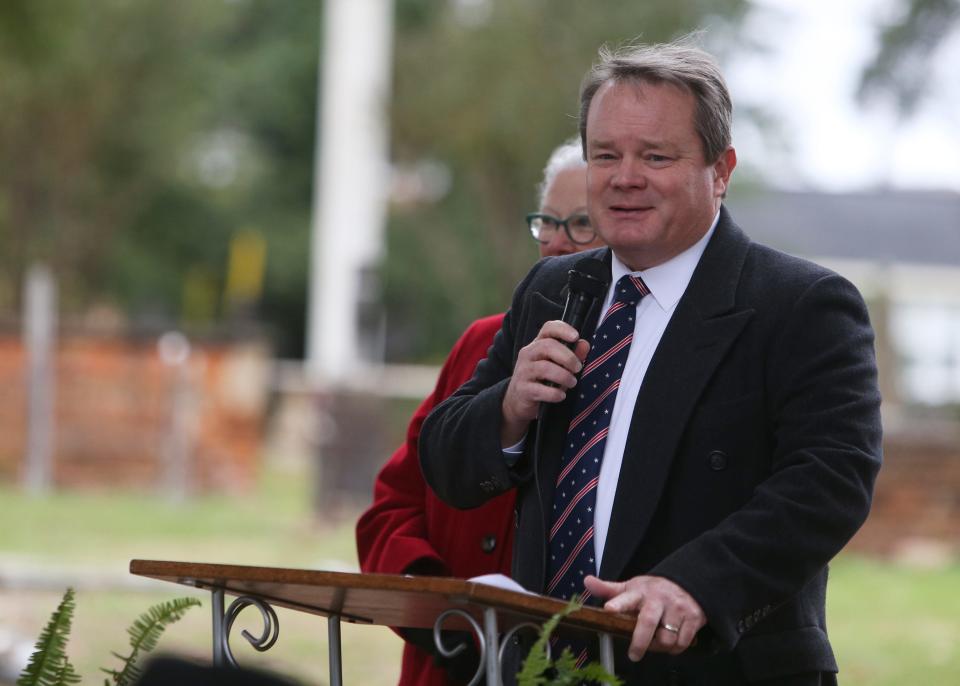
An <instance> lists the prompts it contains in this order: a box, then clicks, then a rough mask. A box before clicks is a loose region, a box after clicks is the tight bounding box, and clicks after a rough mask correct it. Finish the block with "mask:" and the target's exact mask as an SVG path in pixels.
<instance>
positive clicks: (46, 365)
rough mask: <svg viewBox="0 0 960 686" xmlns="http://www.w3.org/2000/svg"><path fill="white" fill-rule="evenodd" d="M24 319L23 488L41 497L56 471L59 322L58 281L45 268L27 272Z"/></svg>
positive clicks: (37, 267) (32, 269) (33, 267)
mask: <svg viewBox="0 0 960 686" xmlns="http://www.w3.org/2000/svg"><path fill="white" fill-rule="evenodd" d="M23 316H24V328H23V342H24V348H25V349H26V353H27V368H28V373H27V378H28V381H27V384H28V388H27V395H28V398H29V400H28V405H27V408H28V409H27V454H26V456H25V466H24V472H23V484H24V486H25V487H26V489H27V490H28V491H29V492H31V493H42V492H44V491H46V490H48V489H49V488H50V482H51V480H52V471H53V445H54V440H53V437H54V428H55V426H54V397H55V393H54V389H55V379H56V377H55V374H54V356H53V351H54V345H55V339H56V318H57V286H56V281H55V280H54V277H53V274H52V273H51V272H50V270H49V269H48V268H47V267H45V266H43V265H33V266H32V267H30V269H29V271H28V272H27V278H26V283H25V289H24V298H23Z"/></svg>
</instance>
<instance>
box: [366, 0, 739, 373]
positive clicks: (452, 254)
mask: <svg viewBox="0 0 960 686" xmlns="http://www.w3.org/2000/svg"><path fill="white" fill-rule="evenodd" d="M747 9H748V2H746V1H745V0H710V1H706V0H702V1H701V0H684V1H682V2H677V1H676V0H655V1H653V0H651V1H648V2H643V3H638V2H630V1H627V0H624V1H622V2H606V3H602V4H597V3H584V2H578V1H577V0H550V1H548V0H525V1H524V2H516V1H515V0H486V1H481V0H471V1H467V0H456V1H455V0H451V1H449V2H439V1H432V2H431V1H430V0H397V43H396V62H395V64H396V69H395V80H394V98H393V111H392V123H393V131H392V136H393V154H394V158H395V161H396V162H397V163H398V164H399V165H400V166H401V168H408V167H411V166H413V165H415V164H416V163H417V162H418V161H422V160H425V159H426V160H433V161H436V162H439V163H440V164H442V165H444V166H445V167H446V169H447V171H448V172H449V174H450V178H451V180H452V183H451V185H450V188H449V192H448V193H447V194H446V195H445V196H444V197H442V199H440V200H439V202H435V203H431V202H423V203H419V204H417V203H410V204H405V205H398V206H396V207H395V208H394V212H393V214H392V218H391V222H390V226H389V230H388V256H389V258H388V260H387V261H386V263H385V265H384V281H385V284H386V288H385V302H386V306H387V313H388V332H389V340H388V356H389V357H392V358H395V359H404V358H410V357H419V358H432V359H434V360H437V359H441V358H442V356H443V355H444V354H445V353H446V352H447V351H448V350H449V347H450V345H451V344H452V342H453V340H454V339H455V338H456V336H457V335H458V334H459V333H460V332H461V331H462V329H463V327H464V326H465V325H466V324H467V323H468V322H469V321H470V320H472V319H474V318H476V317H478V316H481V315H484V314H491V313H493V312H498V311H502V310H503V309H504V308H505V307H506V306H507V305H508V304H509V300H510V294H511V292H512V290H513V288H514V286H515V285H516V283H517V281H518V280H519V279H520V278H521V277H522V275H523V274H524V273H526V271H527V269H528V268H529V266H530V265H531V263H532V262H533V261H534V259H535V258H536V250H535V246H534V243H533V241H532V240H531V239H530V237H529V235H528V234H527V232H526V227H525V225H524V222H523V215H524V213H525V212H527V211H530V210H532V209H534V205H535V202H536V198H535V193H534V186H535V184H536V183H537V182H538V181H539V178H540V171H541V169H542V166H543V164H544V162H545V161H546V157H547V155H548V154H549V152H550V151H551V150H552V149H553V147H555V146H556V145H557V144H559V143H560V142H561V141H563V140H564V139H566V138H569V137H570V136H572V135H574V134H575V133H576V118H577V110H578V103H577V93H578V86H579V82H580V79H581V78H582V76H583V74H584V73H585V72H586V70H587V68H588V67H589V66H590V64H591V63H592V62H593V60H594V59H595V58H596V54H597V49H598V48H599V46H600V45H602V44H604V43H607V44H610V45H614V46H615V45H618V44H620V43H622V42H625V41H629V40H634V39H637V38H639V39H640V40H642V41H644V42H654V41H663V40H668V39H670V38H673V37H676V36H677V35H680V34H683V33H687V32H690V31H692V30H696V29H700V28H704V29H707V31H706V33H705V35H704V42H705V44H706V46H707V47H708V49H710V50H711V51H713V52H714V53H717V54H719V55H721V56H722V54H723V53H724V51H725V50H729V49H731V48H733V47H735V45H736V42H737V41H736V32H737V27H738V26H739V23H740V21H739V20H740V19H741V18H742V16H743V15H744V13H745V12H746V10H747Z"/></svg>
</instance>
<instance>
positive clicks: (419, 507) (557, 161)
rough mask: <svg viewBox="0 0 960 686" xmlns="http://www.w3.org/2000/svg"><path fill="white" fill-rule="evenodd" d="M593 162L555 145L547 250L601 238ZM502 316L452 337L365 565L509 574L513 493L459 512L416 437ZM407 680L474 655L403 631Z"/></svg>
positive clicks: (379, 510) (375, 522)
mask: <svg viewBox="0 0 960 686" xmlns="http://www.w3.org/2000/svg"><path fill="white" fill-rule="evenodd" d="M586 170H587V167H586V163H585V162H584V161H583V153H582V152H581V148H580V142H579V139H576V140H573V141H570V142H567V143H565V144H563V145H561V146H560V147H559V148H557V149H556V150H554V152H553V154H552V155H551V156H550V159H549V161H548V162H547V166H546V168H545V169H544V175H543V182H542V183H541V184H540V186H539V187H538V189H537V190H538V200H539V209H538V211H537V212H534V213H531V214H528V215H527V226H528V227H529V229H530V233H531V234H532V236H533V238H534V240H536V241H537V244H538V247H539V250H540V256H541V257H549V256H555V255H567V254H570V253H575V252H579V251H581V250H587V249H590V248H596V247H600V246H601V245H603V244H602V243H601V242H600V240H599V239H598V238H597V235H596V233H595V232H594V231H593V227H592V226H591V225H590V219H589V217H587V208H586V203H587V182H586ZM502 321H503V315H502V314H497V315H493V316H491V317H486V318H484V319H480V320H477V321H476V322H474V323H473V324H471V325H470V327H469V328H468V329H467V330H466V331H465V332H464V334H463V335H462V336H461V337H460V340H458V341H457V343H456V345H454V347H453V350H452V351H451V352H450V356H449V357H448V358H447V360H446V362H445V363H444V365H443V368H442V369H441V371H440V376H439V378H438V380H437V385H436V387H435V388H434V391H433V393H432V394H431V395H430V396H428V397H427V399H426V400H424V401H423V403H422V404H421V405H420V407H419V408H418V409H417V411H416V413H415V414H414V415H413V418H412V419H411V421H410V425H409V427H408V428H407V440H406V442H405V443H404V444H403V445H401V446H400V447H399V448H398V449H397V451H396V452H395V453H394V454H393V456H392V457H391V458H390V460H389V461H388V462H387V463H386V465H384V467H383V468H382V469H381V471H380V473H379V474H378V475H377V479H376V482H375V484H374V500H373V504H372V505H371V506H370V508H369V509H368V510H367V511H366V512H364V513H363V515H361V517H360V520H359V521H358V522H357V532H356V533H357V550H358V553H359V558H360V568H361V569H362V571H364V572H372V573H381V574H421V575H430V576H454V577H459V578H470V577H474V576H479V575H481V574H490V573H494V572H500V573H502V574H508V575H509V574H510V560H511V552H512V548H513V504H514V493H513V492H512V491H511V492H509V493H505V494H503V495H502V496H500V497H498V498H495V499H494V500H491V501H489V502H488V503H486V504H485V505H483V506H482V507H479V508H477V509H474V510H455V509H453V508H451V507H450V506H448V505H445V504H444V503H442V502H441V501H440V499H439V498H437V497H436V496H435V495H434V494H433V492H432V491H431V490H430V489H429V488H428V487H427V485H426V484H425V483H424V481H423V476H422V475H421V473H420V463H419V459H418V457H417V437H418V436H419V433H420V426H421V424H422V423H423V420H424V419H425V418H426V416H427V415H428V414H429V413H430V410H432V409H433V408H434V406H436V405H437V404H438V403H440V402H441V401H443V400H445V399H446V398H447V397H448V396H449V395H451V394H452V393H453V392H454V391H455V390H457V388H459V387H460V385H461V384H462V383H463V382H464V381H466V380H467V379H469V378H470V376H471V375H472V374H473V370H474V368H475V367H476V366H477V363H478V362H479V361H480V360H482V359H483V358H484V357H486V354H487V349H488V348H489V347H490V345H491V343H492V342H493V337H494V335H495V334H496V332H497V331H498V330H499V329H500V324H501V322H502ZM401 633H402V635H403V637H404V638H405V639H406V641H407V643H406V645H405V646H404V650H403V664H402V669H401V673H400V680H399V684H400V686H411V685H414V684H416V685H417V686H446V685H448V684H457V683H465V682H466V681H469V679H470V677H471V676H472V675H473V672H474V671H475V670H476V667H477V662H476V659H477V658H476V655H475V654H474V655H473V657H472V659H471V658H470V655H469V654H470V653H472V652H473V651H464V654H463V655H464V657H463V658H461V659H459V660H458V659H454V660H446V659H444V658H440V657H439V656H438V655H437V654H436V652H435V650H434V648H433V637H432V633H431V632H429V631H427V630H403V631H402V632H401Z"/></svg>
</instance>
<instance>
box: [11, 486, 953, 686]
mask: <svg viewBox="0 0 960 686" xmlns="http://www.w3.org/2000/svg"><path fill="white" fill-rule="evenodd" d="M308 484H309V479H307V478H305V477H304V475H302V474H295V473H283V472H278V471H269V472H267V473H265V474H264V476H263V478H262V479H261V484H260V486H259V488H258V489H257V491H256V492H255V493H251V494H249V496H247V497H242V498H225V497H205V498H199V499H197V500H194V501H190V502H187V503H183V504H179V505H177V504H172V503H169V502H167V501H165V500H163V499H162V498H158V497H154V496H151V495H149V494H143V493H139V494H137V493H98V494H96V493H83V494H66V493H58V494H53V495H50V496H46V497H42V498H30V497H27V496H24V495H22V494H21V493H19V492H18V491H17V490H15V489H12V488H9V487H0V502H3V504H4V505H3V515H4V516H3V520H4V526H3V527H2V528H0V579H3V578H15V577H16V576H17V575H18V574H19V576H21V577H22V576H23V570H24V569H30V570H41V573H42V574H44V575H45V574H46V573H47V571H50V572H51V573H55V574H56V576H54V577H53V579H54V581H52V582H47V583H46V584H43V583H40V581H41V579H39V578H38V579H36V580H34V581H35V583H33V584H30V585H29V586H28V587H26V588H14V587H9V586H2V585H0V633H2V630H4V629H6V630H11V629H12V630H14V631H16V632H17V633H18V634H20V635H21V636H24V637H27V638H29V639H31V640H32V639H33V638H35V637H36V635H37V634H38V633H39V631H40V629H41V627H42V626H43V624H44V623H45V621H46V618H47V616H48V615H49V613H50V612H51V611H52V610H53V609H54V608H55V607H56V605H57V603H58V601H59V598H60V596H61V594H62V592H63V586H65V585H66V584H67V583H74V582H72V581H71V575H79V577H78V578H80V579H81V580H82V579H84V578H86V579H88V580H89V579H90V578H98V577H97V575H100V576H102V577H103V578H104V579H106V582H105V583H106V587H104V588H99V587H97V588H94V587H91V586H90V585H89V584H88V585H87V586H86V587H84V586H83V585H81V586H80V590H79V591H78V593H77V610H76V614H75V621H74V629H73V633H72V637H71V641H70V645H69V646H68V652H69V654H70V655H71V657H72V659H73V661H74V663H75V665H76V666H77V667H78V669H79V670H80V672H81V674H83V675H84V677H85V678H84V683H98V682H99V679H100V678H101V675H99V674H98V672H97V669H98V668H99V667H101V666H114V663H113V662H111V660H113V658H110V651H117V652H123V651H124V650H125V648H126V643H127V638H126V635H125V628H126V626H127V625H128V624H129V623H130V622H131V621H132V620H133V619H134V618H135V617H136V616H137V615H138V614H140V613H141V612H143V611H145V610H146V608H147V607H148V606H149V605H151V604H153V603H155V602H158V601H160V600H164V599H169V598H173V597H177V596H181V595H188V594H189V589H187V588H185V587H181V586H174V585H171V584H161V583H159V582H158V584H157V585H156V586H155V587H154V588H153V589H152V590H149V589H146V590H131V589H129V588H121V587H115V588H111V587H110V580H111V579H113V580H117V579H119V580H120V581H123V580H124V579H125V578H126V576H125V575H126V569H127V565H128V563H129V560H130V559H131V558H148V559H170V560H183V561H194V562H230V563H238V564H254V565H267V566H281V567H305V568H314V569H355V567H356V552H355V549H354V542H353V521H354V517H355V514H356V513H345V514H343V515H342V517H341V518H340V520H339V521H325V522H323V521H316V520H315V518H314V517H313V516H312V515H311V513H310V511H309V506H308V503H309V493H308V492H307V488H308ZM17 570H20V571H19V572H18V571H17ZM90 574H92V575H94V576H93V577H90V576H88V575H90ZM34 587H40V588H39V589H35V588H34ZM958 591H960V563H957V562H955V563H954V564H953V565H951V566H948V567H946V568H940V569H936V570H918V569H909V568H905V567H899V566H896V565H893V564H890V563H883V562H879V561H876V560H869V559H864V558H859V557H855V556H852V555H845V556H842V557H841V558H840V559H838V560H837V561H836V563H835V564H834V565H833V572H832V576H831V584H830V591H829V593H830V595H829V600H828V613H829V615H830V632H831V639H832V641H833V643H834V648H835V650H836V652H837V655H838V659H839V662H840V667H841V683H842V684H846V685H854V686H861V685H862V686H868V685H869V686H887V685H889V686H893V685H897V686H902V685H904V684H924V686H936V685H939V684H943V685H944V686H947V685H951V686H952V685H954V684H958V683H960V592H958ZM198 597H200V598H201V599H202V600H203V602H204V606H203V607H202V608H195V609H192V610H191V611H190V612H189V613H188V614H187V616H186V617H185V618H184V619H183V620H182V621H181V622H180V623H179V624H177V625H175V626H174V627H173V628H172V629H171V630H170V631H169V632H168V633H167V634H166V635H165V636H164V637H163V639H161V642H160V645H159V650H161V651H173V652H178V653H182V654H188V655H193V656H197V657H200V658H206V657H207V656H209V654H210V644H211V638H210V609H209V596H208V594H205V593H204V594H201V595H199V596H198ZM228 602H229V598H228ZM278 614H279V616H280V640H279V641H278V643H277V645H276V646H275V647H274V648H273V649H271V650H270V651H269V652H267V653H263V654H256V653H254V651H253V650H252V649H249V648H247V649H246V650H245V649H244V647H245V642H244V641H243V640H242V639H240V638H239V636H238V634H239V630H240V629H241V628H247V629H248V630H249V631H250V632H251V633H252V634H254V635H259V634H260V631H261V626H260V619H259V614H258V613H257V612H256V611H254V610H247V612H246V613H244V615H243V616H242V617H241V619H240V620H238V624H237V626H236V627H235V628H234V634H233V635H234V640H233V641H232V642H231V645H232V647H233V649H234V651H235V653H236V655H237V658H238V660H239V661H240V662H241V664H249V665H251V666H258V667H263V668H270V669H275V670H277V671H280V672H282V673H285V674H288V675H290V676H294V677H296V678H298V679H300V680H301V681H302V682H303V683H304V684H322V683H325V681H326V674H327V671H326V670H327V653H326V651H327V646H326V622H325V621H324V619H323V618H319V617H313V616H309V615H304V614H301V613H296V612H292V611H287V610H283V609H278ZM241 625H242V626H241ZM342 631H343V650H344V679H345V681H346V682H347V683H350V684H365V685H371V686H378V685H384V686H386V685H388V684H393V683H395V680H396V674H397V670H398V664H399V656H400V650H401V645H400V641H399V639H397V638H396V637H395V636H394V635H393V634H392V633H391V632H390V631H389V630H387V629H384V628H382V627H358V626H354V625H349V624H344V625H343V630H342Z"/></svg>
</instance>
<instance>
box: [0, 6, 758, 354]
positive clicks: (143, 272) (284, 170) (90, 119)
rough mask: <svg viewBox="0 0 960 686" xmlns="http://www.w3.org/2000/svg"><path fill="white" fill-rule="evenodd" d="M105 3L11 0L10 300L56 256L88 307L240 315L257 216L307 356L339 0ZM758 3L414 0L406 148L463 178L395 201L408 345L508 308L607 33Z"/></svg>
mask: <svg viewBox="0 0 960 686" xmlns="http://www.w3.org/2000/svg"><path fill="white" fill-rule="evenodd" d="M88 5H89V3H84V2H81V0H3V2H0V72H2V73H3V79H2V80H0V102H2V103H3V107H0V245H2V246H3V250H2V251H0V313H3V312H4V311H6V312H7V313H9V312H10V311H13V310H15V309H16V308H18V307H19V303H20V293H19V289H20V284H21V282H22V277H23V274H24V271H25V269H26V267H27V265H28V264H29V263H30V262H31V261H34V260H44V261H46V262H48V263H50V264H51V266H52V267H53V269H54V270H55V271H56V273H57V275H58V276H59V279H60V286H61V288H60V293H61V294H62V297H61V303H60V304H61V309H62V311H63V312H64V314H65V315H67V317H69V316H70V315H81V314H83V313H85V312H87V311H89V309H90V308H92V307H93V306H95V305H98V304H102V303H107V304H109V305H113V306H116V307H118V308H120V309H122V310H123V311H125V312H126V313H127V314H128V315H129V316H130V317H131V318H132V319H134V321H138V320H139V323H142V324H146V325H149V326H150V327H153V328H155V327H158V326H171V325H178V324H179V325H183V326H193V327H194V329H193V331H197V330H200V331H203V330H205V329H208V328H210V327H211V326H213V325H215V324H217V323H222V322H225V321H228V320H229V319H230V317H231V314H232V313H231V310H230V306H229V303H225V302H223V298H222V292H223V286H224V281H225V273H226V267H227V265H226V260H227V255H228V247H227V246H228V242H229V240H230V238H231V237H232V236H233V235H234V234H235V233H236V232H239V231H243V230H248V229H250V230H255V231H258V232H260V233H261V234H262V235H263V236H264V239H265V240H266V243H267V265H266V275H265V280H264V292H263V294H262V296H261V299H260V302H259V307H258V308H257V309H256V311H255V313H254V314H255V315H256V316H258V317H259V318H260V319H261V320H262V321H264V322H265V323H266V324H267V325H268V327H269V328H270V329H271V330H272V331H273V332H275V334H276V338H275V341H276V343H277V352H278V354H279V355H280V356H285V357H286V356H289V357H293V356H297V355H299V354H301V353H302V341H303V331H304V319H305V312H306V293H307V281H308V256H309V253H310V250H309V228H310V209H311V201H312V180H313V156H314V151H315V149H316V146H315V141H314V137H315V113H316V105H317V102H316V101H317V91H316V85H317V55H318V53H319V49H318V48H319V42H320V36H321V33H320V28H321V26H320V24H321V18H322V17H321V8H322V6H323V3H318V2H315V0H284V2H276V0H245V1H244V2H193V1H192V0H140V1H138V2H130V1H129V0H101V2H98V3H97V11H96V12H91V11H89V6H88ZM748 6H749V1H748V0H688V1H687V2H671V1H670V0H648V1H647V2H643V3H637V2H629V1H627V0H622V1H619V2H609V3H604V6H603V11H602V12H598V11H597V9H596V6H595V5H594V4H593V3H584V2H580V1H579V0H549V1H548V0H527V1H525V2H515V1H513V0H490V2H489V3H451V2H436V1H435V0H397V3H396V29H395V37H394V46H395V62H394V80H393V89H392V95H391V102H390V103H388V106H389V108H390V121H391V125H392V132H391V141H392V146H393V150H392V157H393V159H394V160H395V161H396V162H398V163H399V164H401V165H407V164H416V163H419V162H421V161H424V160H433V161H435V162H438V163H439V164H440V165H442V166H443V167H444V168H445V169H447V170H448V171H449V172H450V178H451V188H450V189H449V192H447V193H446V194H445V195H444V197H442V198H439V199H436V198H435V199H432V200H429V201H423V202H421V203H412V204H410V205H406V206H402V207H401V206H398V207H396V208H394V211H393V213H392V217H391V219H390V223H389V226H388V236H387V251H386V255H387V259H386V260H385V261H384V262H383V264H382V265H381V272H382V274H381V277H382V278H381V282H382V283H383V284H384V286H383V295H382V301H383V305H384V307H385V309H386V312H387V322H388V343H387V345H388V355H389V356H390V357H391V358H392V359H403V360H411V359H419V360H425V359H433V360H436V359H439V358H441V357H442V356H443V355H444V354H445V353H446V352H447V351H448V350H449V347H450V345H451V343H452V342H453V340H454V339H455V338H456V337H457V336H458V335H459V333H460V332H461V331H462V329H463V327H464V325H465V324H466V323H467V322H469V321H470V320H472V319H475V318H476V317H478V316H480V315H485V314H491V313H494V312H497V311H502V310H503V309H504V308H505V307H506V306H507V304H508V301H509V297H510V294H511V292H512V289H513V287H514V285H515V284H516V282H517V281H518V280H519V278H520V277H521V276H522V274H523V273H524V272H525V271H526V269H527V268H528V266H529V265H530V264H531V263H532V262H533V260H534V259H535V258H536V254H537V252H536V249H535V245H534V243H533V241H531V240H530V239H529V236H528V235H527V232H526V229H525V226H524V223H523V221H522V217H523V214H524V212H526V211H528V210H530V209H532V207H533V204H534V202H535V200H534V193H533V189H534V186H535V184H536V183H537V182H538V181H539V176H540V171H541V168H542V165H543V163H544V161H545V159H546V156H547V154H548V153H549V151H550V150H551V149H552V148H553V147H554V146H555V145H557V144H558V143H559V142H560V141H561V140H563V139H565V138H568V137H569V136H571V135H572V134H573V133H574V132H575V115H576V112H577V103H576V95H577V85H578V83H579V80H580V78H581V76H582V75H583V73H584V72H585V70H586V69H587V67H588V66H589V65H590V63H591V62H592V61H593V59H594V58H595V55H596V51H597V48H598V46H599V45H601V44H602V43H611V44H618V43H621V42H623V41H626V40H630V39H634V38H636V37H637V36H641V37H642V39H643V40H647V41H656V40H664V39H669V38H671V37H673V36H675V35H677V34H680V33H685V32H688V31H691V30H694V29H699V28H706V29H708V34H707V43H708V47H710V48H711V49H712V50H714V51H715V52H719V53H721V54H722V52H723V48H724V47H725V46H732V45H737V44H740V43H741V42H740V41H738V40H737V35H736V32H737V26H738V25H739V20H740V18H741V17H742V16H743V14H744V12H745V11H746V9H747V8H748ZM471 8H472V9H471ZM437 65H443V68H442V69H438V68H437ZM321 144H322V141H321ZM341 228H342V230H343V231H349V227H341ZM198 283H200V284H201V286H202V287H201V288H200V290H203V291H204V294H205V296H204V301H205V302H206V303H207V305H206V306H205V307H203V308H200V309H201V310H203V311H202V312H200V313H199V314H198V312H197V311H192V312H190V311H188V310H190V307H189V305H188V303H189V302H191V299H190V297H189V296H188V292H189V293H195V292H196V288H193V286H196V284H198ZM191 284H192V285H193V286H191ZM411 303H415V305H411ZM204 320H205V321H204ZM191 332H192V331H191Z"/></svg>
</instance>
